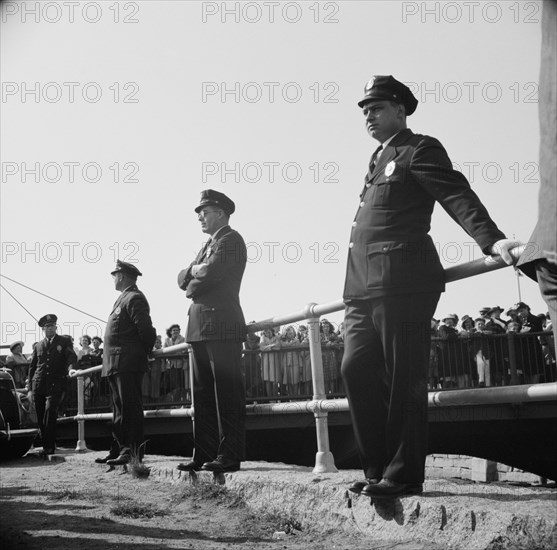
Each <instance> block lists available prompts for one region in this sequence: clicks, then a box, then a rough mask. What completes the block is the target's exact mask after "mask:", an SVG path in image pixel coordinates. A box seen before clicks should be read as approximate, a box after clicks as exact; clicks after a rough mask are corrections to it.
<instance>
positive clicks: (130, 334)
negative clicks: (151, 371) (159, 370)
mask: <svg viewBox="0 0 557 550" xmlns="http://www.w3.org/2000/svg"><path fill="white" fill-rule="evenodd" d="M155 338H156V332H155V329H154V328H153V323H152V322H151V316H150V308H149V303H148V302H147V298H145V295H144V294H143V292H141V291H140V290H139V289H138V288H137V286H136V285H133V286H130V287H128V288H127V289H126V290H124V291H123V292H122V293H121V294H120V296H119V297H118V299H117V300H116V302H115V304H114V307H113V309H112V312H111V314H110V317H109V318H108V322H107V325H106V331H105V333H104V351H103V368H102V376H110V375H111V374H118V373H122V372H145V371H146V370H147V365H148V355H149V353H150V352H151V350H152V349H153V346H154V344H155Z"/></svg>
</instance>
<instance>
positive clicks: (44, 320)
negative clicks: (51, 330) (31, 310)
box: [39, 313, 58, 328]
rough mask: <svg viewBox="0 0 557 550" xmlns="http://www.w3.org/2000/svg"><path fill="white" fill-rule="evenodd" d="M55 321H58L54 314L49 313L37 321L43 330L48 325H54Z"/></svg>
mask: <svg viewBox="0 0 557 550" xmlns="http://www.w3.org/2000/svg"><path fill="white" fill-rule="evenodd" d="M56 321H58V317H56V315H54V313H49V314H48V315H43V316H42V317H41V318H40V319H39V326H40V327H41V328H43V327H44V326H45V325H47V324H49V323H56Z"/></svg>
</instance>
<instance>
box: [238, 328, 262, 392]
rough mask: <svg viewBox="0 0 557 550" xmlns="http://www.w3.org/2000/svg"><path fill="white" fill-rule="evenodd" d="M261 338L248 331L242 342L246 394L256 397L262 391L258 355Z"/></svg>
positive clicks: (259, 358)
mask: <svg viewBox="0 0 557 550" xmlns="http://www.w3.org/2000/svg"><path fill="white" fill-rule="evenodd" d="M260 341H261V338H260V337H259V336H258V335H257V334H255V333H253V332H248V334H247V335H246V341H245V342H244V353H243V355H242V362H243V364H244V373H245V378H246V396H247V397H258V396H260V395H262V392H263V379H262V378H261V356H260V355H259V342H260Z"/></svg>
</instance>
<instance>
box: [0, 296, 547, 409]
mask: <svg viewBox="0 0 557 550" xmlns="http://www.w3.org/2000/svg"><path fill="white" fill-rule="evenodd" d="M503 314H504V315H505V318H503V317H502V315H503ZM550 323H551V322H550V320H549V317H548V316H546V315H544V314H539V315H534V314H533V313H532V312H531V311H530V308H529V307H528V305H527V304H525V303H523V302H519V303H518V304H515V305H514V306H513V307H511V308H509V309H508V310H507V311H506V312H504V309H503V308H501V307H499V306H495V307H485V308H482V309H481V310H480V311H479V314H478V315H477V316H476V317H471V316H470V315H463V316H462V317H460V318H459V316H458V315H456V314H454V313H451V314H447V315H445V316H444V317H442V318H440V319H439V320H438V319H432V321H431V336H432V345H431V352H430V362H429V373H428V375H429V383H428V386H429V389H430V390H433V389H452V388H470V387H486V386H501V385H509V384H521V383H538V382H551V381H555V380H557V376H556V367H555V343H554V342H553V338H552V335H551V334H550V333H549V332H548V331H550V330H551V324H550ZM319 331H320V332H319V333H320V340H321V350H322V362H323V376H324V381H325V392H326V394H327V395H329V396H335V395H342V394H343V392H344V390H343V385H342V380H341V376H340V364H341V360H342V354H343V345H344V327H343V323H340V324H339V325H338V326H335V324H333V323H332V322H330V321H328V320H327V319H321V321H320V326H319ZM65 336H66V337H67V338H70V339H71V340H72V343H73V338H72V337H71V336H69V335H65ZM308 338H309V332H308V328H307V326H306V325H304V324H299V325H288V326H285V327H274V328H268V329H266V330H264V331H262V332H260V333H257V334H254V333H250V334H248V336H247V340H246V342H245V343H244V353H243V363H244V369H245V379H246V394H247V396H248V397H249V398H251V399H255V398H260V399H268V400H276V399H282V398H298V397H307V396H311V395H312V393H313V389H312V374H311V360H310V352H309V339H308ZM182 343H185V338H184V336H182V335H181V327H180V325H178V324H173V325H171V326H170V327H169V328H168V329H167V330H166V338H165V339H164V340H163V338H162V336H160V335H159V336H157V340H156V342H155V346H154V349H155V350H157V349H164V348H168V347H170V346H176V345H177V344H182ZM23 346H24V343H23V342H21V341H17V342H14V343H13V344H11V346H10V354H9V355H8V356H7V357H6V361H5V363H6V367H7V368H9V369H10V371H11V373H12V376H13V378H14V382H15V384H16V387H18V388H23V387H25V383H26V378H27V370H28V366H29V360H30V355H29V356H26V355H25V354H23ZM74 349H75V352H76V355H77V358H78V364H77V369H78V370H79V369H86V368H89V367H93V366H96V365H100V364H102V353H103V349H102V339H101V338H100V337H99V336H94V337H93V338H91V337H89V336H88V335H87V334H84V335H82V336H81V338H80V339H79V346H74ZM104 385H105V384H104V381H103V379H101V377H100V373H95V375H92V376H88V377H86V378H85V399H86V402H87V403H90V404H92V403H95V404H99V405H101V406H102V405H106V404H108V401H107V399H108V394H109V392H108V388H106V387H104ZM72 387H73V386H72ZM75 391H76V390H75V387H73V389H70V391H69V393H70V395H69V396H68V398H69V399H68V400H69V401H70V402H73V401H74V400H75V398H76V395H75ZM142 393H143V397H144V399H145V402H146V403H149V402H152V403H161V402H163V403H164V402H168V403H176V402H186V401H190V399H191V385H190V368H189V357H188V355H187V354H185V353H184V354H182V355H179V356H172V357H158V358H153V359H151V361H150V364H149V368H148V371H147V373H146V375H145V376H144V379H143V389H142ZM105 401H106V403H105Z"/></svg>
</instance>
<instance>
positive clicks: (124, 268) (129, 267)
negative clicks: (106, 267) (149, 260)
mask: <svg viewBox="0 0 557 550" xmlns="http://www.w3.org/2000/svg"><path fill="white" fill-rule="evenodd" d="M114 273H127V274H128V275H132V276H134V277H138V276H139V275H142V273H141V271H139V269H137V267H135V265H133V264H130V263H128V262H122V261H121V260H116V267H115V268H114V269H113V270H112V271H111V272H110V274H111V275H114Z"/></svg>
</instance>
